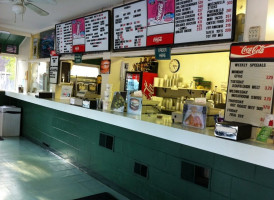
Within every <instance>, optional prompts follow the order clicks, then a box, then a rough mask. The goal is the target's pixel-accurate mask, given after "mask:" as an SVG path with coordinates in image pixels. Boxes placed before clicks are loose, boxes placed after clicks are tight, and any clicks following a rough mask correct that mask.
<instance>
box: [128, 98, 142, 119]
mask: <svg viewBox="0 0 274 200" xmlns="http://www.w3.org/2000/svg"><path fill="white" fill-rule="evenodd" d="M142 100H143V99H142V97H132V96H130V95H129V96H128V103H127V113H130V114H134V115H141V114H142Z"/></svg>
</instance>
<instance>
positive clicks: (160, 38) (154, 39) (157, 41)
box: [153, 37, 163, 43]
mask: <svg viewBox="0 0 274 200" xmlns="http://www.w3.org/2000/svg"><path fill="white" fill-rule="evenodd" d="M162 41H163V37H155V38H153V42H155V43H159V42H162Z"/></svg>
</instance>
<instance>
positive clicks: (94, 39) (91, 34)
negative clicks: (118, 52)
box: [85, 11, 109, 51]
mask: <svg viewBox="0 0 274 200" xmlns="http://www.w3.org/2000/svg"><path fill="white" fill-rule="evenodd" d="M85 30H86V51H104V50H108V49H109V12H108V11H107V12H103V13H98V14H95V15H91V16H88V17H85Z"/></svg>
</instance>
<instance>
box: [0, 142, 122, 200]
mask: <svg viewBox="0 0 274 200" xmlns="http://www.w3.org/2000/svg"><path fill="white" fill-rule="evenodd" d="M0 149H1V151H0V177H1V178H0V200H55V199H56V200H72V199H76V198H81V197H84V196H89V195H92V194H97V193H100V192H109V193H111V194H112V195H113V196H115V197H116V198H118V199H119V200H126V199H127V198H126V197H124V196H122V195H121V194H119V193H117V192H116V191H114V190H112V189H111V188H109V187H107V186H106V185H104V184H102V183H101V182H99V181H98V180H96V179H95V178H93V177H91V176H89V175H87V174H85V173H83V172H82V171H80V170H79V169H77V168H76V167H74V166H73V165H71V164H69V163H68V162H66V161H65V160H63V159H61V158H60V157H58V156H56V155H54V154H52V153H51V152H49V151H47V150H45V149H43V148H41V147H40V146H38V145H36V144H34V143H32V142H30V141H29V140H27V139H25V138H22V137H14V138H13V137H12V138H5V140H4V141H0Z"/></svg>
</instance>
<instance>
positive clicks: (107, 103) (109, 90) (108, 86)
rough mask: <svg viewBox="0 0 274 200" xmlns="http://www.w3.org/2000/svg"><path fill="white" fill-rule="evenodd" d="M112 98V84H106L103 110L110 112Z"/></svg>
mask: <svg viewBox="0 0 274 200" xmlns="http://www.w3.org/2000/svg"><path fill="white" fill-rule="evenodd" d="M112 96H113V94H112V84H106V90H105V92H104V100H103V110H110V105H111V99H112Z"/></svg>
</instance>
